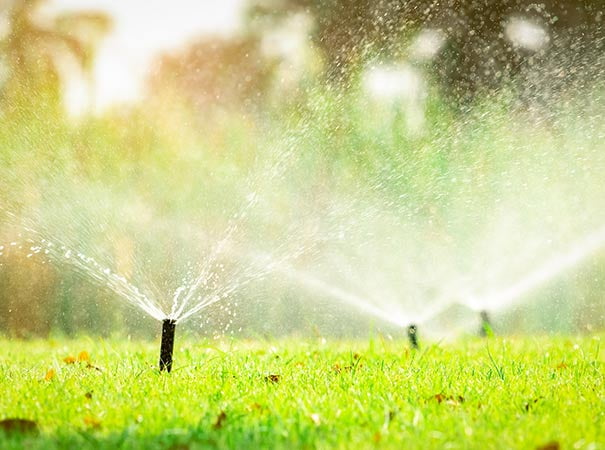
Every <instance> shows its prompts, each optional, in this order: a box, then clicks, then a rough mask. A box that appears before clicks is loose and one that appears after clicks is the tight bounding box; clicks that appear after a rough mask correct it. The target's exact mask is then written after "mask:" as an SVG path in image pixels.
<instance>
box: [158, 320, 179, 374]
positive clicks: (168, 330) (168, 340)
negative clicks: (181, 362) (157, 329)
mask: <svg viewBox="0 0 605 450" xmlns="http://www.w3.org/2000/svg"><path fill="white" fill-rule="evenodd" d="M175 329H176V320H173V319H164V320H163V321H162V344H161V347H160V371H164V370H165V371H166V372H170V371H171V370H172V352H173V350H174V331H175Z"/></svg>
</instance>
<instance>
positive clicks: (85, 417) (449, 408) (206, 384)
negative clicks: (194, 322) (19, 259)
mask: <svg viewBox="0 0 605 450" xmlns="http://www.w3.org/2000/svg"><path fill="white" fill-rule="evenodd" d="M602 338H603V336H592V337H515V338H489V339H483V340H481V339H474V338H473V339H462V340H459V341H457V342H454V343H440V344H428V343H427V344H425V345H424V346H423V347H421V349H420V350H419V351H410V350H408V348H407V343H406V342H404V341H394V340H390V339H386V338H382V337H380V336H378V337H374V338H372V339H370V340H368V341H336V342H331V341H327V342H326V341H325V340H323V339H308V340H275V341H243V340H230V341H229V340H225V341H222V342H216V341H195V340H193V339H188V340H185V339H182V340H181V341H178V340H177V343H176V353H175V366H174V369H173V371H172V373H159V372H158V371H157V369H156V364H155V363H156V359H157V356H158V355H157V353H158V344H157V343H154V342H145V343H142V342H132V341H128V340H99V339H93V338H83V339H79V340H48V341H14V340H3V341H2V342H0V345H1V347H2V349H3V350H2V355H1V356H0V375H1V376H0V383H1V385H0V392H1V395H0V419H8V418H22V419H29V420H31V421H33V422H35V423H31V424H29V425H28V424H26V425H25V428H33V429H30V430H27V429H26V430H25V431H18V430H17V429H18V428H20V427H19V426H18V425H16V424H14V423H11V422H6V421H4V422H2V429H3V431H0V448H2V449H10V448H15V449H16V448H28V449H52V448H95V449H96V448H113V449H115V448H141V449H153V448H161V449H197V448H460V449H468V448H478V449H479V448H481V449H485V448H531V449H533V448H548V449H555V448H564V449H566V448H578V449H582V448H584V449H598V448H605V396H604V394H603V393H604V392H605V386H604V385H605V382H604V375H603V363H604V361H605V358H604V356H603V352H602V351H601V349H600V344H601V341H602ZM559 446H560V447H559Z"/></svg>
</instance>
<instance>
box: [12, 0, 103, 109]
mask: <svg viewBox="0 0 605 450" xmlns="http://www.w3.org/2000/svg"><path fill="white" fill-rule="evenodd" d="M8 1H9V6H8V9H7V11H8V14H7V16H8V24H9V31H8V33H7V34H6V35H5V36H4V37H3V38H2V37H0V58H1V60H2V62H3V65H4V70H5V72H7V76H6V77H5V81H4V83H3V84H1V85H0V105H2V106H3V107H4V108H15V107H17V108H19V109H21V108H23V107H27V106H28V105H29V106H34V107H35V108H39V107H42V106H44V105H45V104H46V105H47V106H51V107H56V106H57V105H58V104H59V99H60V89H59V74H58V70H57V68H58V64H59V59H60V58H65V57H70V58H73V59H75V61H77V63H78V64H79V65H80V66H81V67H82V69H83V70H85V72H87V73H89V74H90V69H91V67H92V61H93V56H94V50H95V48H96V45H97V44H98V41H99V40H100V37H102V35H103V34H104V33H106V32H107V31H108V30H109V28H110V25H111V21H110V19H109V18H108V17H107V16H106V15H105V14H103V13H96V12H94V13H70V14H65V15H62V16H59V17H57V18H54V19H49V20H42V18H41V17H40V15H39V8H40V6H41V5H42V3H43V2H44V0H8Z"/></svg>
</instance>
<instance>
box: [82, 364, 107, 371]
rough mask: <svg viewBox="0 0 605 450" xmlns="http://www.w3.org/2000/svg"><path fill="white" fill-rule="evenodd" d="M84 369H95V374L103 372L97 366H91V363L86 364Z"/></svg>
mask: <svg viewBox="0 0 605 450" xmlns="http://www.w3.org/2000/svg"><path fill="white" fill-rule="evenodd" d="M86 368H87V369H95V370H96V371H97V372H103V369H101V368H100V367H98V366H93V365H92V364H91V363H88V364H86Z"/></svg>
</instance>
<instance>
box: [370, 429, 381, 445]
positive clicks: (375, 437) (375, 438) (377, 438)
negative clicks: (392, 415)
mask: <svg viewBox="0 0 605 450" xmlns="http://www.w3.org/2000/svg"><path fill="white" fill-rule="evenodd" d="M381 439H382V434H380V431H377V432H376V433H374V436H372V440H373V441H374V443H375V444H378V443H380V440H381Z"/></svg>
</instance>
